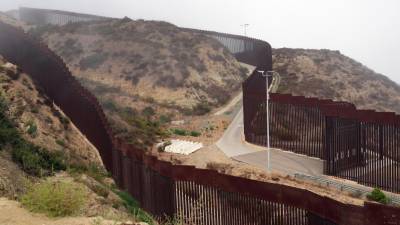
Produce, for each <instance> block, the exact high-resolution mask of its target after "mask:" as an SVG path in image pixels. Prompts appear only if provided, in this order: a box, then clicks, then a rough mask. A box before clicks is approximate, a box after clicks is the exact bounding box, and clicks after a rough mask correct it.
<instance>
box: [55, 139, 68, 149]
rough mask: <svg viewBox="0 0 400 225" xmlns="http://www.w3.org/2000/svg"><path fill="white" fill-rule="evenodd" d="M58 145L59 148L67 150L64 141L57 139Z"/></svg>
mask: <svg viewBox="0 0 400 225" xmlns="http://www.w3.org/2000/svg"><path fill="white" fill-rule="evenodd" d="M56 143H57V144H58V145H59V146H61V147H63V148H65V146H66V145H65V142H64V141H63V140H60V139H57V140H56Z"/></svg>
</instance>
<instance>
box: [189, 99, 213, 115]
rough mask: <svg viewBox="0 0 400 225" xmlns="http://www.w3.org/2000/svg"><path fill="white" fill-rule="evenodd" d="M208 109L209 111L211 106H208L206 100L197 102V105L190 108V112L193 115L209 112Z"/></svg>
mask: <svg viewBox="0 0 400 225" xmlns="http://www.w3.org/2000/svg"><path fill="white" fill-rule="evenodd" d="M210 111H211V107H210V105H209V104H208V103H207V102H200V103H197V105H195V106H194V107H193V108H192V113H193V114H194V115H198V116H201V115H204V114H207V113H209V112H210Z"/></svg>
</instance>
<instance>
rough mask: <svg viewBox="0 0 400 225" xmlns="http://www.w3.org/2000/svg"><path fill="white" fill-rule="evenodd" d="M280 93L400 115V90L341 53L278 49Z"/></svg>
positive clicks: (275, 51)
mask: <svg viewBox="0 0 400 225" xmlns="http://www.w3.org/2000/svg"><path fill="white" fill-rule="evenodd" d="M273 61H274V70H276V71H277V72H279V73H280V74H281V75H282V76H281V77H282V80H281V84H280V88H279V90H278V92H281V93H291V94H294V95H305V96H313V97H319V98H330V99H335V100H341V101H348V102H351V103H354V104H355V105H356V106H357V107H358V108H362V109H375V110H377V111H394V112H397V113H400V87H399V85H397V84H396V83H395V82H393V81H391V80H390V79H389V78H387V77H386V76H384V75H382V74H378V73H376V72H374V71H372V70H371V69H369V68H367V67H366V66H364V65H362V64H361V63H359V62H357V61H355V60H353V59H351V58H349V57H347V56H345V55H343V54H341V53H340V52H339V51H331V50H310V49H288V48H282V49H274V51H273Z"/></svg>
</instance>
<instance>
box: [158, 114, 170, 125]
mask: <svg viewBox="0 0 400 225" xmlns="http://www.w3.org/2000/svg"><path fill="white" fill-rule="evenodd" d="M159 121H160V123H161V124H166V123H170V122H171V116H170V115H161V116H160V118H159Z"/></svg>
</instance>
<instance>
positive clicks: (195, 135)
mask: <svg viewBox="0 0 400 225" xmlns="http://www.w3.org/2000/svg"><path fill="white" fill-rule="evenodd" d="M200 135H201V133H200V132H198V131H195V130H193V131H191V132H190V136H192V137H199V136H200Z"/></svg>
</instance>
